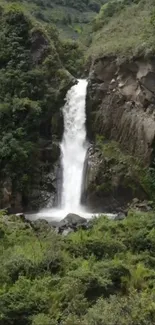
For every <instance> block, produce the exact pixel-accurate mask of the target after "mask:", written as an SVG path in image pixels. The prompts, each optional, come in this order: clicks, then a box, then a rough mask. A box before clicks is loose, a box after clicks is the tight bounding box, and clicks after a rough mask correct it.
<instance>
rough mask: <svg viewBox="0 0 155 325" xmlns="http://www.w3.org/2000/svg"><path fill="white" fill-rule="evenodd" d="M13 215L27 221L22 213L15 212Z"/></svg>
mask: <svg viewBox="0 0 155 325" xmlns="http://www.w3.org/2000/svg"><path fill="white" fill-rule="evenodd" d="M15 216H16V217H17V218H19V219H21V220H22V221H23V222H27V219H26V217H25V215H24V213H16V214H15Z"/></svg>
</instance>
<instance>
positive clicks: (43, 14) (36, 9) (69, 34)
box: [1, 0, 106, 39]
mask: <svg viewBox="0 0 155 325" xmlns="http://www.w3.org/2000/svg"><path fill="white" fill-rule="evenodd" d="M1 2H2V3H5V5H6V3H10V0H1ZM105 2H106V0H79V1H74V0H65V1H64V0H54V1H52V0H46V1H44V0H35V1H31V0H22V1H19V0H17V3H19V4H20V7H21V9H22V10H24V11H25V12H26V13H27V14H29V15H30V16H31V18H32V17H33V18H35V19H37V20H39V21H40V22H42V23H43V24H47V23H52V24H55V25H56V26H57V27H58V29H59V31H60V34H61V36H62V38H67V39H68V38H72V39H77V38H78V37H79V36H80V34H81V32H82V31H83V29H84V28H85V27H86V25H87V24H88V23H89V22H90V21H92V19H93V18H94V17H95V15H96V13H97V12H99V10H100V7H101V5H102V4H104V3H105Z"/></svg>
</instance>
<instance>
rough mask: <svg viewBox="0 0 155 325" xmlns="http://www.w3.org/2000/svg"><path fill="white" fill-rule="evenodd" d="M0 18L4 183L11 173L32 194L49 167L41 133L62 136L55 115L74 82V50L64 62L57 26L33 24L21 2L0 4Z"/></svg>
mask: <svg viewBox="0 0 155 325" xmlns="http://www.w3.org/2000/svg"><path fill="white" fill-rule="evenodd" d="M0 18H1V20H0V39H1V47H0V129H1V132H0V179H1V187H3V183H4V182H5V180H7V179H8V178H9V179H11V184H12V188H13V192H20V193H22V196H23V198H25V200H27V195H28V193H30V192H31V191H32V187H33V185H34V184H36V186H38V185H37V184H38V183H39V182H40V179H41V177H42V175H41V171H43V172H44V171H45V169H47V168H48V166H44V165H43V164H42V163H41V161H40V139H41V138H43V139H44V140H45V141H47V140H49V139H51V138H52V137H54V138H57V137H59V133H58V131H56V132H55V133H54V129H52V128H51V121H52V117H53V116H57V119H58V120H60V110H59V108H60V106H61V105H62V103H63V99H64V95H65V93H66V91H67V89H68V87H70V84H71V82H72V77H71V75H70V74H69V73H68V72H67V71H66V70H65V69H64V65H66V66H67V67H68V68H69V67H70V68H71V66H72V61H71V60H72V55H74V57H75V54H71V56H70V61H69V59H68V58H67V57H65V59H64V61H65V64H64V65H63V63H62V61H61V58H62V60H63V56H64V54H62V53H63V45H61V42H60V41H59V39H58V37H57V34H56V30H55V29H54V28H52V26H50V28H47V29H44V28H42V27H41V26H40V25H39V24H33V23H32V21H31V20H30V19H29V18H28V17H27V16H26V15H25V14H24V13H23V12H22V11H21V9H20V7H18V5H11V6H9V7H8V8H7V9H6V8H5V10H3V9H2V8H1V17H0ZM61 46H62V48H61ZM60 52H61V53H60ZM72 52H73V50H71V51H70V53H72ZM76 55H77V56H78V54H77V52H76ZM66 56H67V51H66ZM60 57H61V58H60ZM69 62H70V63H69ZM71 70H72V69H71ZM45 125H46V127H45ZM59 128H60V130H61V123H59ZM61 132H62V131H61ZM47 170H48V169H47ZM37 182H38V183H37Z"/></svg>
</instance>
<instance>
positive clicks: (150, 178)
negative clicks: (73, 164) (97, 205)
mask: <svg viewBox="0 0 155 325" xmlns="http://www.w3.org/2000/svg"><path fill="white" fill-rule="evenodd" d="M96 145H97V147H98V148H99V150H100V152H101V155H102V157H103V159H105V160H106V161H107V174H106V172H105V170H106V168H105V167H104V166H103V175H104V176H106V179H104V181H103V180H102V178H101V182H102V184H101V185H98V187H97V189H96V190H98V191H99V192H100V191H101V192H107V193H108V192H111V191H112V189H113V187H114V184H113V182H112V176H113V175H117V176H119V175H120V176H121V185H122V186H124V187H126V188H129V187H130V188H131V190H132V192H133V195H137V189H139V188H141V190H142V191H144V193H146V194H147V195H148V197H149V198H150V200H152V201H154V202H155V176H154V166H153V167H150V168H148V167H145V166H144V165H143V161H142V160H141V161H140V159H138V158H136V157H133V156H131V155H130V154H129V153H124V152H122V150H121V148H120V145H119V143H117V142H116V141H108V142H107V141H104V138H103V137H102V136H96ZM100 172H101V171H100ZM105 174H106V175H105ZM103 175H102V177H103ZM100 177H101V176H100Z"/></svg>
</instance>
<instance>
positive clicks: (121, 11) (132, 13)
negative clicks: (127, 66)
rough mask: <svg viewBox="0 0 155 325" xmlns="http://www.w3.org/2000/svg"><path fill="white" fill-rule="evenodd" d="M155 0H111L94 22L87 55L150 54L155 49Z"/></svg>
mask: <svg viewBox="0 0 155 325" xmlns="http://www.w3.org/2000/svg"><path fill="white" fill-rule="evenodd" d="M154 8H155V5H154V0H135V1H134V0H121V1H117V0H111V1H109V2H108V3H107V4H105V5H103V7H102V8H101V11H100V13H99V15H97V16H96V18H95V19H94V23H93V29H94V33H93V35H92V44H91V46H90V48H89V49H88V56H94V57H97V56H99V55H106V54H114V55H120V56H123V55H125V56H126V57H127V56H133V55H149V54H151V53H154V51H155V45H154V44H155V37H154Z"/></svg>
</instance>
